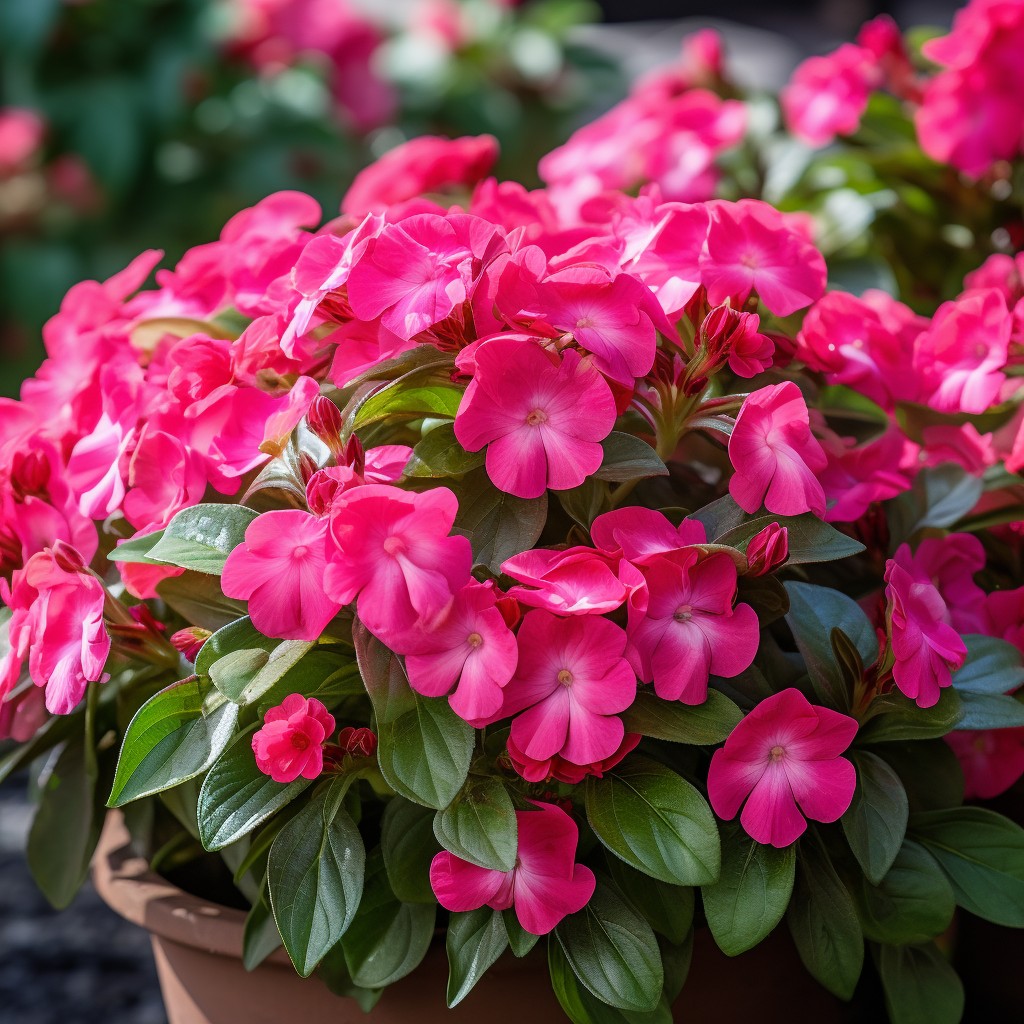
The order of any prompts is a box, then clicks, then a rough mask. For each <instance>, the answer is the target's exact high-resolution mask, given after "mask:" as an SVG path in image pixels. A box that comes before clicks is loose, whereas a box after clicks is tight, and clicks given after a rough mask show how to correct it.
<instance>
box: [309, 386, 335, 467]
mask: <svg viewBox="0 0 1024 1024" xmlns="http://www.w3.org/2000/svg"><path fill="white" fill-rule="evenodd" d="M306 422H307V423H308V424H309V429H310V430H312V431H313V433H314V434H316V436H317V437H318V438H320V440H321V441H323V443H324V444H325V445H327V447H328V448H329V449H330V450H331V454H332V455H333V456H334V457H335V458H336V459H341V457H342V453H343V451H344V446H343V445H342V443H341V427H342V419H341V410H340V409H339V408H338V407H337V406H336V405H335V404H334V403H333V402H332V401H331V400H330V399H329V398H324V396H323V395H317V396H316V397H315V398H314V399H313V401H312V402H311V403H310V406H309V412H307V413H306Z"/></svg>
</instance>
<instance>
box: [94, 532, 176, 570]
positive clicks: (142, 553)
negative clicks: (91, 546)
mask: <svg viewBox="0 0 1024 1024" xmlns="http://www.w3.org/2000/svg"><path fill="white" fill-rule="evenodd" d="M163 535H164V531H163V530H155V531H154V532H153V533H147V534H145V535H139V534H136V535H135V536H134V537H132V538H131V539H130V540H126V541H125V542H124V543H123V544H118V546H117V547H116V548H114V550H113V551H111V552H110V553H109V554H108V555H107V560H108V561H111V562H122V563H124V562H131V563H135V562H141V563H142V564H143V565H163V564H164V563H163V562H159V561H157V559H155V558H150V557H149V553H150V551H152V550H153V548H154V547H156V545H157V543H158V542H159V541H160V538H161V537H163Z"/></svg>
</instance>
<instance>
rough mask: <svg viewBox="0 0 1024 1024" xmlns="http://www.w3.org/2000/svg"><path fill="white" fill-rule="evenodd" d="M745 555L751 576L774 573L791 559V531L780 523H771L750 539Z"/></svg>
mask: <svg viewBox="0 0 1024 1024" xmlns="http://www.w3.org/2000/svg"><path fill="white" fill-rule="evenodd" d="M745 553H746V556H747V567H748V568H747V572H748V573H749V574H750V575H751V576H766V575H767V574H768V573H770V572H774V571H775V570H776V569H778V567H779V566H780V565H782V564H783V563H784V562H785V561H786V559H787V558H789V530H788V529H786V527H785V526H779V524H778V523H769V524H768V525H767V526H766V527H765V528H764V529H763V530H761V531H759V532H758V533H756V534H754V536H753V537H751V538H750V543H749V544H747V550H746V552H745Z"/></svg>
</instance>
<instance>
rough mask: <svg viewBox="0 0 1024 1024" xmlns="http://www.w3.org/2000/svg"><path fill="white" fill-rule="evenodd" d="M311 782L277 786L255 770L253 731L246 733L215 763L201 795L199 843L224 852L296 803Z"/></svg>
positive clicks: (301, 780)
mask: <svg viewBox="0 0 1024 1024" xmlns="http://www.w3.org/2000/svg"><path fill="white" fill-rule="evenodd" d="M308 785H309V780H308V779H303V778H301V777H300V778H297V779H296V780H295V781H294V782H288V783H282V782H275V781H274V780H273V779H272V778H270V776H268V775H264V774H263V772H261V771H260V770H259V768H258V767H257V766H256V758H255V756H254V755H253V752H252V731H251V730H249V731H248V732H245V733H243V734H242V735H241V736H239V737H238V738H237V739H236V740H235V741H234V743H232V744H231V746H230V747H228V749H227V750H225V751H224V753H223V754H221V756H220V757H219V758H217V760H216V761H215V762H214V764H213V767H212V768H211V769H210V770H209V771H208V772H207V773H206V778H205V779H203V786H202V789H200V791H199V808H198V814H197V817H198V820H199V839H200V841H201V842H202V844H203V846H204V847H205V848H206V849H207V850H221V849H223V848H224V847H225V846H230V845H231V844H232V843H234V842H237V841H238V840H239V839H241V838H242V836H246V835H248V834H249V833H250V832H251V831H252V830H253V829H254V828H258V827H259V826H260V825H262V824H263V822H265V821H266V820H267V819H268V818H269V817H271V816H272V815H274V814H276V813H277V812H278V811H279V810H280V809H281V808H282V807H284V806H286V805H287V804H289V803H290V802H291V801H292V800H294V799H295V797H297V796H298V795H299V794H300V793H301V792H302V791H303V790H304V789H305V788H306V787H307V786H308Z"/></svg>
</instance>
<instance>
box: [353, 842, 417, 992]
mask: <svg viewBox="0 0 1024 1024" xmlns="http://www.w3.org/2000/svg"><path fill="white" fill-rule="evenodd" d="M435 910H436V908H435V907H432V906H427V905H426V904H423V903H402V902H401V901H400V900H399V899H398V898H397V897H396V896H395V894H394V892H392V890H391V886H390V885H389V883H388V877H387V873H386V871H385V869H384V858H383V857H382V856H381V853H380V851H379V850H376V851H374V853H373V854H371V855H370V857H369V858H368V860H367V862H366V882H365V885H364V887H363V896H362V899H361V900H360V901H359V910H358V912H357V913H356V916H355V917H354V918H353V919H352V923H351V924H350V925H349V927H348V930H347V931H346V932H345V934H344V936H343V937H342V940H341V946H342V949H343V950H344V952H345V963H346V964H347V965H348V970H349V974H350V975H351V977H352V981H353V982H354V983H355V984H356V985H358V986H359V987H360V988H384V987H385V986H387V985H391V984H392V983H393V982H396V981H398V980H399V978H404V977H405V976H406V975H407V974H409V973H410V972H411V971H413V970H415V969H416V968H417V967H418V966H419V965H420V963H421V962H422V960H423V958H424V956H426V954H427V949H428V948H429V947H430V940H431V939H432V938H433V937H434V915H435Z"/></svg>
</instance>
